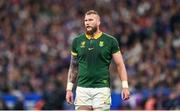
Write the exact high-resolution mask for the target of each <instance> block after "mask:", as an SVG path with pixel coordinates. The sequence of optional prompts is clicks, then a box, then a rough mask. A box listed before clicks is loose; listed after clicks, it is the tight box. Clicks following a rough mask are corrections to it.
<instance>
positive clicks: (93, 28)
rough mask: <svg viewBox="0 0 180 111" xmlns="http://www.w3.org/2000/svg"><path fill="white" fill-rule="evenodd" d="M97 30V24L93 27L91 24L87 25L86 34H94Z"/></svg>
mask: <svg viewBox="0 0 180 111" xmlns="http://www.w3.org/2000/svg"><path fill="white" fill-rule="evenodd" d="M89 27H90V28H91V30H88V29H87V28H89ZM96 31H97V26H94V27H91V26H87V27H86V34H88V35H93V34H94V33H95V32H96Z"/></svg>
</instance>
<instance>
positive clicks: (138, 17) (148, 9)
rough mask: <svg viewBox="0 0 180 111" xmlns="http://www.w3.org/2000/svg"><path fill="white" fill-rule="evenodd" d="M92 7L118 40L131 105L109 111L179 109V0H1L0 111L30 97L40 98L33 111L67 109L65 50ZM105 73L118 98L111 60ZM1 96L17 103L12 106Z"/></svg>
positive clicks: (104, 27) (67, 57) (118, 85)
mask: <svg viewBox="0 0 180 111" xmlns="http://www.w3.org/2000/svg"><path fill="white" fill-rule="evenodd" d="M89 9H95V10H97V11H98V12H99V14H100V15H101V21H102V22H101V30H102V31H103V32H105V33H108V34H111V35H113V36H114V37H116V38H117V40H118V42H119V45H120V49H121V51H122V53H123V58H124V61H125V64H126V68H127V72H128V76H129V84H130V90H131V93H132V94H131V98H130V100H128V101H124V102H123V103H122V101H120V102H113V104H112V109H149V110H151V109H180V1H178V0H80V1H79V0H0V109H26V108H25V107H24V99H25V97H24V95H26V94H30V93H35V94H37V95H40V96H41V99H40V100H39V101H37V102H36V103H35V106H33V108H34V109H70V108H72V106H70V105H67V104H66V102H65V88H66V79H67V71H68V67H69V61H70V47H71V42H72V40H73V38H74V37H76V35H78V34H81V33H83V31H84V26H83V17H84V12H86V11H87V10H89ZM110 71H111V80H112V82H111V83H112V84H111V85H112V89H113V92H112V94H114V95H120V89H121V82H120V80H119V79H117V78H118V77H117V74H116V73H117V71H116V69H115V68H114V64H113V62H112V64H111V67H110ZM6 94H10V95H13V96H15V97H17V98H18V100H17V101H16V103H15V104H14V105H13V106H12V107H9V106H8V105H7V104H6V100H4V99H3V96H4V95H6ZM116 99H117V98H116ZM119 100H120V99H119ZM117 101H118V100H117Z"/></svg>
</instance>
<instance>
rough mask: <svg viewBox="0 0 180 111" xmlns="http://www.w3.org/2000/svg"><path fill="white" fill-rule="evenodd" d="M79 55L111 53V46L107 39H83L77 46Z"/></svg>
mask: <svg viewBox="0 0 180 111" xmlns="http://www.w3.org/2000/svg"><path fill="white" fill-rule="evenodd" d="M77 52H78V55H79V56H86V55H87V54H88V55H89V54H90V55H106V54H109V53H110V47H109V44H108V42H107V41H105V40H96V39H92V40H82V41H80V42H79V44H78V47H77Z"/></svg>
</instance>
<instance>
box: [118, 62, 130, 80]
mask: <svg viewBox="0 0 180 111" xmlns="http://www.w3.org/2000/svg"><path fill="white" fill-rule="evenodd" d="M117 71H118V74H119V77H120V79H121V80H122V81H127V80H128V77H127V72H126V68H125V65H124V63H121V64H119V65H117Z"/></svg>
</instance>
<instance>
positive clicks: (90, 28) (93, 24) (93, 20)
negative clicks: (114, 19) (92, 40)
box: [84, 14, 100, 35]
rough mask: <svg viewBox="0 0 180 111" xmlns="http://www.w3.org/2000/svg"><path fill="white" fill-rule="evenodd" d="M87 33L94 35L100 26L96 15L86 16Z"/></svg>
mask: <svg viewBox="0 0 180 111" xmlns="http://www.w3.org/2000/svg"><path fill="white" fill-rule="evenodd" d="M84 24H85V29H86V33H87V34H89V35H93V34H94V33H95V32H96V31H97V27H99V25H100V21H99V17H98V15H96V14H90V15H85V19H84Z"/></svg>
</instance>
